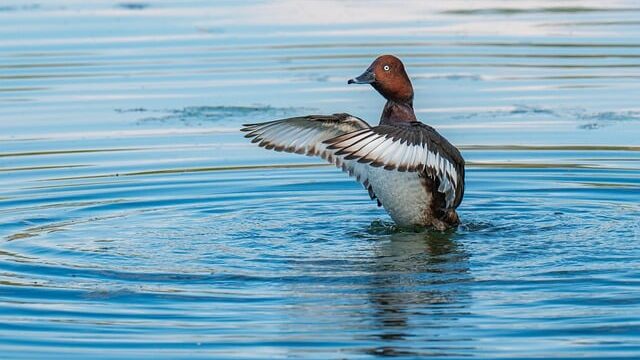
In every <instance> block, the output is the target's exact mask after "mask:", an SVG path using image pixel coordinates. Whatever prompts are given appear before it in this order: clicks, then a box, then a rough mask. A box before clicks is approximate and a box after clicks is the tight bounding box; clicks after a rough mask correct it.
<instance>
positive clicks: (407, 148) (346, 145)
mask: <svg viewBox="0 0 640 360" xmlns="http://www.w3.org/2000/svg"><path fill="white" fill-rule="evenodd" d="M325 143H326V144H327V145H328V148H329V149H334V150H336V153H335V154H336V155H338V156H344V155H347V156H346V157H344V159H346V160H356V161H357V162H358V163H362V164H368V165H370V166H375V167H380V166H383V167H384V169H385V170H389V171H402V172H404V171H408V172H420V173H423V174H424V175H425V176H428V177H430V178H432V179H434V180H437V181H438V189H437V190H438V191H439V192H441V193H443V194H444V195H445V199H446V207H447V208H455V207H457V206H458V205H459V204H460V202H461V201H462V197H463V194H464V159H463V158H462V155H461V154H460V152H459V151H458V149H457V148H456V147H454V146H453V145H451V144H450V143H449V142H448V141H447V140H446V139H445V138H444V137H442V136H441V135H440V134H439V133H438V132H437V131H436V130H435V129H433V128H432V127H430V126H427V125H425V124H422V123H420V122H411V123H405V124H399V125H380V126H375V127H371V128H368V129H363V130H360V131H359V132H357V133H356V134H354V135H351V136H346V135H344V136H337V137H335V138H332V139H328V140H325Z"/></svg>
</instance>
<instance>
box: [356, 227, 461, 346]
mask: <svg viewBox="0 0 640 360" xmlns="http://www.w3.org/2000/svg"><path fill="white" fill-rule="evenodd" d="M455 237H456V234H455V232H448V233H439V232H421V233H407V232H401V233H395V234H391V235H390V236H389V240H388V241H382V242H381V243H380V245H379V246H377V247H376V248H375V262H374V263H373V267H372V268H371V269H370V271H371V273H372V275H373V276H372V277H371V282H370V285H369V288H368V296H369V300H370V304H371V306H372V308H373V313H372V315H371V316H372V321H371V324H372V330H373V332H372V334H371V335H369V336H368V337H369V338H370V339H372V340H377V341H376V343H377V344H379V346H376V347H373V348H369V349H365V350H364V352H365V353H368V354H375V355H382V356H406V355H433V354H435V353H437V354H441V355H442V354H448V355H453V354H458V353H459V352H460V350H462V349H463V348H462V347H461V342H460V340H461V339H459V338H456V339H453V338H451V336H450V335H448V334H447V330H446V329H448V328H452V327H455V326H459V325H457V324H454V323H455V322H456V321H457V318H458V316H460V315H461V314H463V313H465V312H466V310H465V309H466V308H467V306H468V303H469V299H470V295H469V288H468V285H469V283H470V281H471V280H472V276H471V274H470V273H469V264H468V254H467V253H466V252H465V249H464V247H463V246H462V245H461V244H459V243H457V242H456V241H455ZM367 322H369V321H367ZM417 338H420V341H419V342H417V341H416V340H418V339H417ZM454 341H455V345H453V344H449V343H453V342H454ZM416 344H421V346H420V348H417V347H416ZM464 348H466V346H465V347H464Z"/></svg>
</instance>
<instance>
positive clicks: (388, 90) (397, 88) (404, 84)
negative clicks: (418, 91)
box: [347, 55, 413, 105]
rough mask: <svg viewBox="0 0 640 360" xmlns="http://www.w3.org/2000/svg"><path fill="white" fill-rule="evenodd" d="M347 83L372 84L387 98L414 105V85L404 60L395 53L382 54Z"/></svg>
mask: <svg viewBox="0 0 640 360" xmlns="http://www.w3.org/2000/svg"><path fill="white" fill-rule="evenodd" d="M347 84H371V86H373V88H374V89H376V90H377V91H378V92H379V93H380V95H382V96H384V97H385V99H387V100H389V101H393V102H396V103H400V104H408V105H413V86H411V80H409V76H408V75H407V72H406V71H405V70H404V65H403V64H402V61H400V59H398V58H397V57H395V56H393V55H382V56H379V57H378V58H377V59H375V60H374V61H373V63H371V65H370V66H369V67H368V68H367V70H365V71H364V73H362V75H360V76H358V77H356V78H353V79H350V80H349V81H347Z"/></svg>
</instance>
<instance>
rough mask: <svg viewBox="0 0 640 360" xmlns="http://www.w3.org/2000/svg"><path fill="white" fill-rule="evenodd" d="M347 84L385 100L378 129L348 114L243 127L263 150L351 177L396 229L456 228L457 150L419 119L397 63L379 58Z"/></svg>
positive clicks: (461, 175)
mask: <svg viewBox="0 0 640 360" xmlns="http://www.w3.org/2000/svg"><path fill="white" fill-rule="evenodd" d="M347 84H368V85H370V86H372V87H373V89H375V90H376V91H377V92H378V93H379V94H380V95H382V96H383V97H384V98H385V99H386V100H387V102H386V104H385V105H384V108H383V109H382V114H381V116H380V121H379V123H378V125H376V126H371V125H369V124H368V123H367V122H366V121H364V120H362V119H361V118H358V117H356V116H353V115H350V114H347V113H337V114H332V115H306V116H298V117H291V118H286V119H280V120H274V121H268V122H262V123H254V124H244V125H243V127H242V128H241V131H243V132H245V133H246V134H245V137H246V138H249V139H251V142H252V143H254V144H257V145H258V146H260V147H263V148H265V149H268V150H275V151H284V152H289V153H296V154H306V155H308V156H318V157H320V158H322V159H325V160H326V161H328V162H329V163H332V164H334V165H336V166H337V167H338V168H340V169H342V170H343V171H344V172H346V173H348V174H349V176H352V177H354V178H355V179H356V180H357V181H358V182H359V183H361V184H362V185H363V186H364V188H365V189H366V190H367V192H368V193H369V196H370V198H371V199H372V200H375V201H376V202H377V204H378V206H382V207H383V208H384V209H385V210H386V211H387V213H388V214H389V216H390V217H391V219H392V220H393V221H394V222H395V223H396V224H397V225H398V226H400V227H416V226H417V227H426V228H432V229H436V230H439V231H445V230H447V229H451V228H454V227H457V226H458V225H459V224H460V218H459V216H458V214H457V212H456V209H457V208H458V206H459V205H460V203H461V202H462V198H463V196H464V187H465V161H464V158H463V157H462V155H461V154H460V151H459V150H458V149H457V148H456V147H455V146H454V145H452V144H451V143H450V142H449V141H448V140H447V139H446V138H445V137H443V136H442V135H440V133H438V131H436V130H435V129H434V128H433V127H431V126H429V125H427V124H424V123H422V122H421V121H419V120H418V118H417V117H416V114H415V110H414V107H413V98H414V92H413V86H412V84H411V80H410V79H409V76H408V75H407V72H406V70H405V67H404V64H403V63H402V61H401V60H400V59H399V58H398V57H396V56H393V55H381V56H379V57H377V58H376V59H375V60H374V61H373V62H372V63H371V65H370V66H369V67H368V68H367V69H366V70H365V71H364V72H363V73H362V74H361V75H360V76H357V77H355V78H353V79H350V80H348V81H347Z"/></svg>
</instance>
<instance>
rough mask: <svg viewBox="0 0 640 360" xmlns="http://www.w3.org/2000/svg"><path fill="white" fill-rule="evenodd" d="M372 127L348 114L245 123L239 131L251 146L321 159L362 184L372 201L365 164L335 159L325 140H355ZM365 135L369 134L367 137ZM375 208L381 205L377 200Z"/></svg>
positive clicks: (373, 195)
mask: <svg viewBox="0 0 640 360" xmlns="http://www.w3.org/2000/svg"><path fill="white" fill-rule="evenodd" d="M370 129H371V126H369V124H367V122H366V121H364V120H362V119H360V118H357V117H355V116H352V115H349V114H344V113H341V114H333V115H307V116H300V117H292V118H288V119H281V120H275V121H269V122H264V123H258V124H244V125H243V127H242V128H241V129H240V130H241V131H243V132H246V133H247V134H246V135H245V137H246V138H250V139H251V142H252V143H257V144H258V146H260V147H263V148H265V149H269V150H275V151H285V152H290V153H296V154H306V155H308V156H320V157H321V158H323V159H325V160H327V161H328V162H330V163H333V164H335V165H336V166H337V167H338V168H341V169H342V170H343V171H345V172H347V173H348V174H349V176H353V177H355V178H356V180H358V182H360V183H362V184H363V185H364V187H365V188H366V189H367V191H368V192H369V196H370V197H371V199H375V198H376V196H375V194H374V193H373V189H372V187H371V185H370V184H369V181H368V178H367V176H368V171H367V170H368V169H367V168H368V165H366V164H363V163H359V162H357V161H355V160H346V159H343V158H342V157H340V156H336V155H335V152H336V150H329V149H327V147H328V145H327V144H326V143H325V141H326V140H329V139H333V138H335V137H339V136H342V135H347V134H351V135H352V136H353V137H355V138H361V136H360V135H363V134H368V132H369V131H370ZM367 136H368V135H367ZM378 205H380V202H379V201H378Z"/></svg>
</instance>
